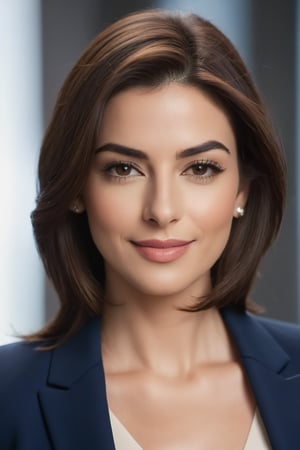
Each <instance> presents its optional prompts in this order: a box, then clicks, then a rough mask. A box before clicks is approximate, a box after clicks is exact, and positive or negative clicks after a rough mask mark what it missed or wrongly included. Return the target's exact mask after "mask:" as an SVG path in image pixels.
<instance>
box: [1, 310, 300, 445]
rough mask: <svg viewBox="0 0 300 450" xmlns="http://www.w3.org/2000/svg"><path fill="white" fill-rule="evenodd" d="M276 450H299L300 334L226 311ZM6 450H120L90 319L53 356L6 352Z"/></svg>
mask: <svg viewBox="0 0 300 450" xmlns="http://www.w3.org/2000/svg"><path fill="white" fill-rule="evenodd" d="M222 316H223V318H224V321H225V324H226V326H227V327H228V329H229V330H230V333H231V335H232V336H233V339H234V341H235V343H236V345H237V347H238V349H239V352H240V356H241V361H242V364H243V365H244V368H245V371H246V373H247V375H248V378H249V381H250V384H251V386H252V390H253V393H254V396H255V398H256V402H257V405H258V408H259V410H260V414H261V416H262V419H263V422H264V425H265V428H266V430H267V433H268V436H269V440H270V442H271V445H272V449H274V450H299V449H300V327H298V326H297V325H292V324H287V323H283V322H278V321H273V320H268V319H263V318H257V317H255V316H252V315H250V314H245V313H241V312H237V311H234V310H233V309H230V308H226V309H224V310H223V311H222ZM0 449H1V450H13V449H14V450H50V449H52V450H53V449H55V450H87V449H88V450H100V449H102V450H114V449H115V448H114V442H113V436H112V430H111V426H110V421H109V413H108V405H107V399H106V390H105V380H104V373H103V366H102V361H101V352H100V321H99V319H92V320H90V321H89V322H88V323H87V324H86V325H85V326H84V327H83V328H82V329H81V330H80V331H79V332H78V333H77V334H76V335H75V336H73V337H72V338H71V339H70V340H69V341H68V342H66V343H65V344H63V345H62V346H60V347H59V348H57V349H55V350H52V351H37V350H35V348H34V345H32V344H28V343H24V342H21V343H16V344H10V345H6V346H3V347H0Z"/></svg>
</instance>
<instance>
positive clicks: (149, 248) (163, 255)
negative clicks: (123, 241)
mask: <svg viewBox="0 0 300 450" xmlns="http://www.w3.org/2000/svg"><path fill="white" fill-rule="evenodd" d="M192 242H193V241H182V240H176V239H168V240H165V241H160V240H154V239H151V240H148V241H138V242H134V241H131V243H132V244H133V245H134V246H135V248H136V250H137V251H138V252H139V253H140V254H141V255H142V256H143V257H145V258H146V259H148V260H150V261H155V262H161V263H167V262H171V261H175V260H176V259H178V258H179V257H180V256H182V255H183V254H184V253H185V252H186V251H187V250H188V248H189V246H190V244H191V243H192Z"/></svg>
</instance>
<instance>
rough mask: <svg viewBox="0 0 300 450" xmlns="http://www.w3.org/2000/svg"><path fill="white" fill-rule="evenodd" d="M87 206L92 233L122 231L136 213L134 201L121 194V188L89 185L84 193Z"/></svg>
mask: <svg viewBox="0 0 300 450" xmlns="http://www.w3.org/2000/svg"><path fill="white" fill-rule="evenodd" d="M84 199H85V201H84V203H85V208H86V211H87V215H88V220H89V224H90V228H91V232H92V234H95V233H97V231H101V232H109V233H111V234H113V233H114V232H120V231H121V230H122V227H124V225H126V224H127V223H128V222H129V221H130V220H131V218H132V217H133V216H134V215H135V205H134V202H132V201H130V199H129V198H128V197H127V196H124V195H122V194H121V195H120V188H119V189H118V190H117V189H116V190H114V189H105V188H103V187H101V189H97V190H96V189H93V187H90V188H89V186H87V189H86V191H85V195H84Z"/></svg>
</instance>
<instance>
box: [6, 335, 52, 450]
mask: <svg viewBox="0 0 300 450" xmlns="http://www.w3.org/2000/svg"><path fill="white" fill-rule="evenodd" d="M50 358H51V352H50V351H43V350H37V349H36V344H35V345H34V344H29V343H26V342H18V343H14V344H9V345H4V346H2V347H0V405H1V408H0V448H1V449H2V448H3V449H8V448H9V449H10V448H15V447H12V445H13V444H12V442H13V439H14V436H15V429H16V428H18V429H26V428H27V429H29V428H30V424H31V425H32V424H33V421H34V423H35V426H36V427H38V420H37V419H36V418H37V417H38V406H37V392H38V391H39V390H40V389H41V388H42V387H44V386H45V384H46V382H47V373H48V367H49V362H50ZM36 438H37V440H38V432H37V433H36ZM18 448H19V447H18Z"/></svg>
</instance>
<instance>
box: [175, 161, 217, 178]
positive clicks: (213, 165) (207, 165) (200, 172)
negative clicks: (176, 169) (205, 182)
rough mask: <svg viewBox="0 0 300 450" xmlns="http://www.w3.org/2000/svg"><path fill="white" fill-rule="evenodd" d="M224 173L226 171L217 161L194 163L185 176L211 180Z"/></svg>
mask: <svg viewBox="0 0 300 450" xmlns="http://www.w3.org/2000/svg"><path fill="white" fill-rule="evenodd" d="M223 171H224V169H223V168H222V167H221V166H220V165H219V164H218V163H217V162H215V161H194V162H193V163H192V164H190V165H189V166H188V167H187V169H185V170H184V172H183V174H184V175H189V176H194V177H198V178H200V179H203V178H211V177H213V176H215V175H217V174H218V173H220V172H223Z"/></svg>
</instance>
